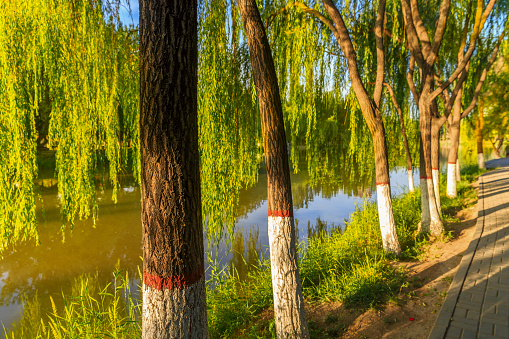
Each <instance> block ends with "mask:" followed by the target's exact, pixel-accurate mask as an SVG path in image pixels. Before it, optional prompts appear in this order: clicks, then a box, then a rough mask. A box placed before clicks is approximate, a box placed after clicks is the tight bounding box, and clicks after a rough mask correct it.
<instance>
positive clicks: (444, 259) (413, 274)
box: [307, 206, 477, 339]
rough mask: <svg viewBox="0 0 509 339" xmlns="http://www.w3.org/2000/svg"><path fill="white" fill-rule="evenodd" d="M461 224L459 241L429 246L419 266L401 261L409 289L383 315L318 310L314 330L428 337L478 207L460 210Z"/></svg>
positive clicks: (335, 306) (456, 227)
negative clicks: (404, 268)
mask: <svg viewBox="0 0 509 339" xmlns="http://www.w3.org/2000/svg"><path fill="white" fill-rule="evenodd" d="M456 217H457V218H459V219H460V222H459V223H456V224H453V225H450V227H449V228H450V230H451V231H452V234H453V237H452V239H449V240H448V241H446V242H440V241H436V242H434V243H433V244H432V245H430V246H429V248H428V249H427V251H426V253H425V254H424V258H422V260H421V261H416V262H397V263H396V262H395V263H394V265H395V266H405V267H406V271H407V275H408V281H409V283H408V286H406V287H403V288H402V289H401V292H400V294H399V296H398V299H397V300H396V301H394V302H390V303H389V304H388V305H387V306H386V307H385V308H384V309H383V310H380V311H376V310H369V311H367V312H364V313H361V312H359V311H355V310H347V309H345V308H344V307H343V306H342V305H341V304H340V303H327V304H322V305H316V306H313V307H310V308H309V309H308V311H307V312H308V314H309V315H310V318H311V324H309V325H310V330H312V327H315V328H320V329H321V330H322V333H324V332H325V333H326V335H327V337H329V338H397V339H407V338H418V339H420V338H427V337H428V335H429V333H430V332H431V329H432V328H433V325H434V323H435V320H436V318H437V316H438V312H439V311H440V307H441V306H442V303H443V301H444V298H445V295H446V294H447V291H448V289H449V286H450V284H451V282H452V280H453V278H454V275H455V274H456V271H457V269H458V266H459V264H460V261H461V258H462V256H463V254H464V253H465V251H466V249H467V247H468V245H469V243H470V241H471V238H472V234H473V233H474V230H475V225H476V220H477V206H472V207H470V208H467V209H465V210H462V211H459V212H458V214H457V215H456Z"/></svg>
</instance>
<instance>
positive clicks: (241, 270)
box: [229, 226, 262, 280]
mask: <svg viewBox="0 0 509 339" xmlns="http://www.w3.org/2000/svg"><path fill="white" fill-rule="evenodd" d="M259 235H260V232H259V229H258V226H256V229H255V227H253V228H251V229H250V230H249V233H248V235H247V239H244V234H243V233H242V232H241V231H237V232H235V236H234V238H233V241H232V244H231V258H230V262H229V269H230V274H232V273H237V274H238V276H239V278H240V280H244V279H246V278H247V274H248V272H249V271H250V270H252V269H253V268H255V267H258V266H259V263H260V256H261V254H262V245H261V243H260V240H259ZM233 270H234V271H233Z"/></svg>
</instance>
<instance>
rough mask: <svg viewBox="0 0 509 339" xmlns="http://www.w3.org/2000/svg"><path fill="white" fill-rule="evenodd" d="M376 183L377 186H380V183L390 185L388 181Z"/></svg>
mask: <svg viewBox="0 0 509 339" xmlns="http://www.w3.org/2000/svg"><path fill="white" fill-rule="evenodd" d="M376 185H377V186H379V185H389V183H388V182H377V183H376Z"/></svg>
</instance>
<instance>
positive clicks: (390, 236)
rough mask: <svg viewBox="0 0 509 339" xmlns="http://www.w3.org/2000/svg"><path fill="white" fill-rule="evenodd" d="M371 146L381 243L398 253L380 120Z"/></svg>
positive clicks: (383, 135) (385, 247)
mask: <svg viewBox="0 0 509 339" xmlns="http://www.w3.org/2000/svg"><path fill="white" fill-rule="evenodd" d="M373 147H374V151H375V170H376V196H377V205H378V218H379V220H380V231H381V233H382V244H383V247H384V250H385V251H386V252H391V253H396V254H400V253H401V246H400V244H399V240H398V235H397V233H396V223H395V221H394V214H393V212H392V199H391V185H390V178H389V163H388V161H387V159H388V156H387V144H386V141H385V130H384V126H383V122H382V121H380V122H379V123H377V124H376V128H375V131H374V133H373Z"/></svg>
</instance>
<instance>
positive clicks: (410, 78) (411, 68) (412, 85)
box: [406, 52, 419, 103]
mask: <svg viewBox="0 0 509 339" xmlns="http://www.w3.org/2000/svg"><path fill="white" fill-rule="evenodd" d="M414 66H415V58H414V54H413V53H412V52H410V62H409V65H408V73H407V74H406V81H407V83H408V86H409V87H410V91H411V92H412V96H413V97H414V101H415V102H416V103H418V102H419V93H418V92H417V88H415V82H414Z"/></svg>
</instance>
